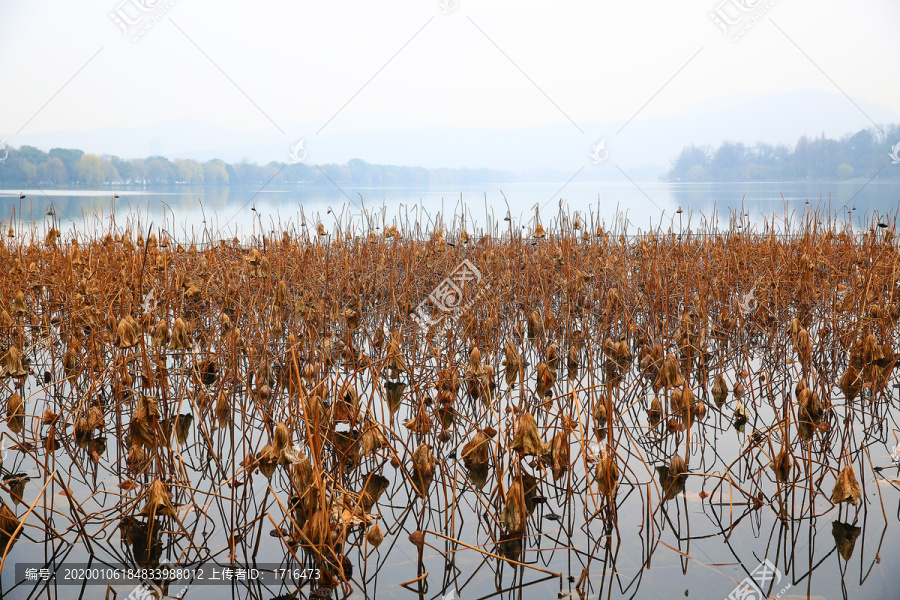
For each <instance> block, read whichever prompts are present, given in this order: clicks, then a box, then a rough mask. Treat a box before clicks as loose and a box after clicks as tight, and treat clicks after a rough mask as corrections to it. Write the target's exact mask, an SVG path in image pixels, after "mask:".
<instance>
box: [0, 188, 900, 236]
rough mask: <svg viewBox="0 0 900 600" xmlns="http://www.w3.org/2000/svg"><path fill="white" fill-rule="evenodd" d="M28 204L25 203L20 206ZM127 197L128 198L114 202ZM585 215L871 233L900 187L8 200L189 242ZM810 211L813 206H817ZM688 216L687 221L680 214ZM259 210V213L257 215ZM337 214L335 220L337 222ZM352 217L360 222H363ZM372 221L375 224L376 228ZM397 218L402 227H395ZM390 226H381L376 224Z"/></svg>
mask: <svg viewBox="0 0 900 600" xmlns="http://www.w3.org/2000/svg"><path fill="white" fill-rule="evenodd" d="M20 194H24V195H25V198H24V199H21V200H20V198H19V196H20ZM115 194H118V196H119V198H118V199H116V198H114V195H115ZM561 201H562V203H563V207H564V208H565V209H567V210H568V211H569V212H571V213H574V212H576V211H579V212H580V213H581V214H582V215H583V218H584V219H585V222H588V223H589V222H590V221H591V217H592V216H593V218H594V219H595V220H596V219H597V218H599V220H601V221H605V222H606V223H607V224H609V223H612V222H614V221H615V220H616V218H617V213H618V214H620V215H623V216H626V217H627V219H628V223H629V225H630V226H629V232H635V233H636V232H637V231H638V230H639V229H640V230H643V231H646V230H647V229H649V228H656V227H659V226H660V225H662V227H663V229H667V228H668V227H669V226H670V225H672V226H674V227H675V228H676V230H677V228H678V227H682V228H685V229H687V228H688V227H699V226H701V225H702V224H703V221H704V218H705V220H706V221H707V222H712V221H713V219H714V217H718V219H719V221H718V223H719V226H720V227H727V225H728V219H729V216H730V214H731V213H733V212H740V211H743V212H744V213H745V215H746V218H747V219H748V220H749V221H751V222H756V223H761V222H762V221H763V220H770V221H771V218H772V216H773V215H774V216H776V217H779V218H782V217H784V216H785V215H789V214H794V215H797V214H800V213H802V212H803V211H804V209H807V208H810V207H814V208H815V207H819V208H820V209H821V210H830V211H832V213H834V214H838V215H840V216H841V217H842V218H843V217H844V216H845V215H846V211H847V210H852V209H854V208H855V211H853V215H852V220H853V222H854V224H860V223H865V224H866V226H868V224H869V221H870V219H871V218H872V215H874V214H876V213H877V214H886V213H892V212H894V211H896V209H897V207H898V204H900V181H893V182H891V181H871V182H866V181H864V180H861V181H840V182H819V181H816V182H776V183H753V182H750V183H642V182H637V183H631V182H627V181H626V182H623V183H581V182H571V183H569V184H568V185H566V184H565V182H559V183H497V184H492V185H478V186H460V187H454V188H449V187H448V188H426V187H422V188H415V187H400V188H384V187H379V188H355V187H343V188H340V187H338V186H336V185H335V186H327V187H321V186H303V187H298V186H294V187H289V188H277V187H265V188H264V189H260V188H259V187H252V188H248V187H240V186H235V187H224V188H214V187H195V188H190V187H184V186H182V187H175V188H162V187H147V188H117V189H103V190H97V189H93V190H85V189H77V190H76V189H72V190H49V189H47V190H18V189H16V190H13V189H10V190H0V215H3V217H4V219H8V218H9V217H10V216H12V215H13V211H14V210H15V211H17V212H18V214H19V216H20V217H21V218H23V219H24V220H26V221H37V222H40V221H42V220H43V219H44V218H45V213H46V211H47V209H48V207H49V206H50V205H51V204H52V205H53V206H54V207H55V210H56V214H57V217H58V218H59V219H60V220H61V222H62V223H64V224H67V225H68V224H73V223H74V224H75V225H76V226H77V227H79V228H80V229H83V230H85V231H91V230H94V231H96V230H97V228H98V227H99V228H101V229H102V227H101V225H100V224H101V223H103V222H104V221H103V219H104V218H108V217H110V216H111V215H119V224H123V223H122V220H123V219H124V216H123V215H125V214H131V215H132V217H133V216H134V215H135V214H140V215H142V218H141V221H142V222H143V223H144V226H149V223H150V222H153V223H154V224H155V225H157V226H160V227H164V228H166V229H168V230H169V232H170V235H174V236H176V237H178V238H179V239H184V238H191V237H192V236H197V237H198V238H199V236H200V233H201V232H202V231H203V229H204V225H205V226H206V227H207V228H209V229H211V230H214V231H216V232H217V233H219V234H220V235H221V234H222V232H224V231H225V230H227V231H228V235H232V234H234V235H238V236H241V237H242V236H246V235H250V234H252V233H254V232H257V233H258V232H259V231H261V230H264V231H268V230H271V229H277V228H278V224H279V223H281V225H282V226H285V227H289V226H297V225H298V223H300V222H302V220H303V218H304V217H305V218H306V219H307V220H308V221H311V222H313V223H318V222H319V221H322V222H324V223H325V225H326V227H333V226H334V225H335V224H336V223H337V222H338V220H340V223H341V224H342V226H346V224H347V223H349V222H350V221H351V219H352V220H353V222H354V224H355V225H356V226H361V225H363V219H362V218H360V216H359V215H360V214H361V213H362V210H363V209H366V211H367V212H370V213H371V212H372V211H374V213H375V214H377V215H378V216H377V221H381V220H382V219H383V220H384V221H385V222H387V223H389V224H390V223H397V224H398V225H403V223H404V222H408V223H410V224H413V223H415V222H416V221H417V220H418V221H419V222H420V223H421V224H422V225H423V226H424V225H426V224H428V223H429V222H433V221H434V220H435V219H436V218H437V216H438V215H439V214H441V213H443V214H445V215H447V216H446V218H445V222H446V223H447V225H449V224H450V223H449V220H450V219H451V218H453V215H457V217H456V218H457V219H460V218H462V215H463V214H465V222H466V224H467V225H466V226H467V227H468V229H469V230H470V231H476V230H477V229H478V228H479V227H485V226H486V225H487V224H489V223H490V224H492V225H493V226H494V227H495V228H496V230H497V231H506V230H507V228H508V227H510V225H511V223H510V222H504V221H503V219H504V217H506V216H507V202H508V206H509V213H510V215H509V216H511V217H512V223H516V224H520V223H521V224H522V225H528V224H529V223H530V222H531V219H532V218H533V214H534V209H535V206H538V207H540V214H541V217H542V221H543V222H545V223H546V219H547V218H551V219H552V218H553V216H554V215H556V214H557V213H558V211H559V208H560V202H561ZM807 202H808V203H809V204H807ZM679 208H680V209H682V210H683V211H684V212H683V213H682V214H681V215H677V214H676V211H677V210H678V209H679ZM254 209H255V211H254ZM329 210H331V214H330V215H329ZM352 215H356V217H355V218H353V217H352ZM372 218H375V217H372V216H370V220H371V219H372ZM395 218H396V219H398V220H397V221H395ZM204 221H205V223H204ZM376 224H378V225H380V224H381V223H380V222H379V223H376Z"/></svg>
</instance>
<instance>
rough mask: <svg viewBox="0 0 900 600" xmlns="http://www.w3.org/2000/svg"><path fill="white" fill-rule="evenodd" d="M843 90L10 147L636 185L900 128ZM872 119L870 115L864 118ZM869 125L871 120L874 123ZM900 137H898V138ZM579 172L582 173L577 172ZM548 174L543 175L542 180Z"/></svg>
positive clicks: (38, 138)
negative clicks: (628, 112)
mask: <svg viewBox="0 0 900 600" xmlns="http://www.w3.org/2000/svg"><path fill="white" fill-rule="evenodd" d="M854 102H855V103H856V104H857V105H858V106H859V108H857V107H856V106H854V105H853V103H852V102H851V101H850V100H848V99H847V98H846V97H845V96H843V95H842V94H840V93H826V92H821V91H816V90H804V91H798V92H790V93H784V94H777V95H767V96H759V97H752V98H751V97H746V96H740V97H723V98H720V99H717V100H715V101H710V102H705V103H701V104H698V105H697V106H695V107H693V108H691V109H689V110H685V111H683V112H680V113H676V114H673V115H669V116H665V117H656V118H648V119H642V118H641V115H640V114H638V115H637V117H636V118H635V119H634V120H633V121H631V122H630V123H628V124H626V123H625V122H622V121H620V122H609V123H579V124H578V127H580V128H581V130H583V132H584V133H582V132H581V131H579V130H578V128H576V127H575V126H574V125H573V124H572V123H569V122H563V123H559V124H555V125H549V126H543V127H532V128H524V129H515V130H502V129H487V128H472V129H454V128H434V127H419V126H418V125H417V124H416V123H414V122H411V121H409V120H406V119H404V118H402V117H393V118H385V119H382V118H378V119H370V120H360V119H359V118H358V117H356V118H354V117H350V116H347V117H344V116H343V115H338V116H337V117H336V118H335V120H334V122H332V123H330V124H329V125H328V126H327V127H326V128H325V129H324V130H323V131H322V133H321V134H319V135H316V133H315V132H316V131H317V130H318V129H320V128H321V127H322V125H323V124H322V123H307V124H280V125H281V128H282V129H284V131H285V132H286V133H284V134H283V133H281V132H279V131H278V130H277V129H276V128H274V127H270V128H268V129H263V130H257V131H238V130H233V129H229V128H227V127H222V126H219V125H214V124H211V123H207V122H203V121H198V120H193V119H181V120H175V121H167V122H163V123H159V124H156V125H151V126H143V127H135V128H117V127H109V128H104V129H97V130H92V131H85V132H74V131H63V132H44V133H33V134H25V135H21V136H16V137H10V138H9V140H8V143H9V144H11V145H13V146H21V145H25V144H28V145H33V146H37V147H39V148H42V149H44V150H49V149H50V148H53V147H63V148H80V149H82V150H84V151H85V152H88V153H94V154H109V155H117V156H120V157H123V158H142V157H147V156H153V155H162V156H166V157H169V158H176V157H179V158H191V159H194V160H198V161H207V160H210V159H213V158H220V159H222V160H224V161H226V162H229V163H236V162H241V161H243V160H246V161H250V162H256V163H261V164H265V163H268V162H270V161H279V162H287V161H288V160H289V152H290V149H291V146H292V145H294V144H295V143H296V142H297V141H298V140H299V139H300V138H304V149H305V150H306V151H307V152H308V159H307V162H308V163H311V164H323V163H337V164H344V163H347V162H348V161H349V160H351V159H354V158H359V159H363V160H365V161H367V162H369V163H376V164H393V165H412V166H417V167H426V168H431V169H435V168H458V167H468V168H487V169H496V170H509V171H518V172H522V171H529V170H537V169H543V170H544V174H545V175H547V170H549V171H553V172H556V174H557V175H554V176H557V177H560V178H562V179H563V180H566V179H568V178H569V177H572V176H573V174H575V173H576V172H578V173H579V174H578V179H579V180H594V179H596V180H604V179H621V177H622V176H621V173H619V171H618V169H617V168H616V167H620V168H621V169H623V170H624V171H626V172H627V173H628V174H629V177H631V178H633V179H635V180H643V181H648V180H656V178H657V177H658V176H659V175H662V174H663V173H665V172H666V171H668V169H669V168H670V167H671V163H672V160H673V159H674V158H675V157H677V156H678V154H679V153H680V152H681V150H682V149H683V148H684V147H685V146H687V145H690V144H696V145H709V146H718V145H719V144H721V143H722V142H723V141H734V142H744V143H748V144H754V143H756V142H757V141H765V142H767V143H769V144H773V145H775V144H781V143H783V144H787V145H789V146H793V144H795V143H796V142H797V139H798V138H800V137H801V136H802V135H804V134H806V135H810V136H819V135H821V134H823V133H824V134H825V135H826V136H828V137H832V138H839V137H841V136H842V135H845V134H847V133H851V132H856V131H859V130H860V129H863V128H867V127H873V122H874V123H876V124H886V123H896V122H900V114H898V113H897V112H895V111H894V110H891V109H888V108H885V107H882V106H878V105H875V104H872V103H870V102H866V101H864V100H860V99H854ZM864 113H865V114H864ZM870 119H871V120H870ZM602 139H605V140H606V148H607V150H608V152H609V158H608V159H607V160H606V161H604V162H602V163H601V164H594V162H593V161H592V159H591V156H590V153H591V149H592V147H593V146H594V144H596V143H597V142H599V141H600V140H602ZM898 141H900V140H898ZM579 169H580V171H579ZM542 178H543V177H542Z"/></svg>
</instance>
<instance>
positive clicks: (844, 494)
mask: <svg viewBox="0 0 900 600" xmlns="http://www.w3.org/2000/svg"><path fill="white" fill-rule="evenodd" d="M861 497H862V491H861V490H860V487H859V482H858V481H857V480H856V473H854V472H853V466H852V465H847V466H846V467H844V468H843V469H842V470H841V472H840V473H839V474H838V477H837V481H835V482H834V489H833V490H832V492H831V501H832V502H833V503H834V504H838V503H840V502H849V503H850V504H854V505H855V504H856V503H857V502H859V499H860V498H861Z"/></svg>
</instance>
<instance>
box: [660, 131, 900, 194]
mask: <svg viewBox="0 0 900 600" xmlns="http://www.w3.org/2000/svg"><path fill="white" fill-rule="evenodd" d="M898 141H900V125H893V126H890V127H886V128H885V129H884V131H883V132H882V131H880V130H872V129H864V130H862V131H859V132H857V133H854V134H850V135H846V136H844V137H843V138H841V139H839V140H832V139H828V138H826V137H825V135H824V134H822V136H821V137H818V138H813V139H811V138H809V137H807V136H803V137H801V138H800V139H799V140H798V141H797V144H796V145H795V146H794V148H793V150H792V149H790V148H788V147H787V146H784V145H778V146H771V145H769V144H765V143H763V142H759V143H757V144H756V145H754V146H747V145H745V144H742V143H734V142H724V143H723V144H722V145H721V146H719V147H718V148H716V149H712V148H709V147H704V146H695V145H691V146H686V147H685V148H684V149H683V150H682V151H681V153H680V154H679V155H678V156H677V157H676V158H675V159H674V160H673V161H672V168H671V169H669V172H668V173H667V175H666V179H667V180H668V181H793V180H798V179H834V178H838V179H849V178H851V177H865V178H868V177H872V176H874V175H875V174H876V173H879V171H880V173H879V177H900V169H898V170H890V171H889V170H883V169H884V166H885V165H886V164H888V163H889V162H890V159H889V158H888V152H889V150H890V146H891V145H893V144H895V143H897V142H898Z"/></svg>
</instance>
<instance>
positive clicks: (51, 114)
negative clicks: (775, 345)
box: [0, 0, 900, 146]
mask: <svg viewBox="0 0 900 600" xmlns="http://www.w3.org/2000/svg"><path fill="white" fill-rule="evenodd" d="M142 3H143V4H144V5H150V6H155V8H153V9H152V10H149V11H147V12H142V11H141V10H139V5H141V4H142ZM741 4H743V5H749V6H751V7H753V8H752V10H749V11H748V12H746V13H742V12H741V11H740V10H739V5H741ZM166 6H168V7H169V8H168V9H167V10H166V9H165V7H166ZM765 6H769V8H768V9H767V10H766V9H765ZM0 7H2V8H0V137H6V138H8V143H9V144H11V145H14V146H15V145H17V144H16V135H17V134H34V133H39V132H46V131H84V130H91V129H96V128H101V127H110V126H122V127H134V126H148V125H154V124H156V123H160V122H163V121H166V120H171V119H180V118H193V119H200V120H204V121H208V122H210V123H214V124H216V125H220V126H228V127H232V128H235V129H240V130H245V131H251V130H265V129H268V130H270V131H272V132H277V133H279V134H281V131H283V132H284V136H285V139H286V140H291V139H295V138H296V137H297V136H298V135H301V134H302V135H310V134H311V133H310V131H307V130H315V131H314V132H313V133H315V132H319V131H321V133H319V135H327V134H328V133H341V132H347V131H354V130H363V129H366V128H367V127H372V128H376V127H385V126H393V127H396V128H398V129H400V128H410V127H412V128H415V127H491V128H501V129H512V128H523V127H533V126H539V125H549V124H555V123H569V122H574V125H573V127H574V126H577V125H579V124H582V123H586V122H613V121H622V120H627V119H630V118H632V117H635V118H636V119H637V120H643V119H649V118H654V117H660V116H664V115H668V114H673V113H676V112H678V111H683V110H685V109H688V108H690V107H693V106H697V105H701V106H702V105H703V103H704V102H708V101H712V100H716V99H719V100H721V99H722V98H723V97H724V98H735V99H744V98H746V97H747V96H752V95H761V94H771V93H781V92H789V91H792V90H801V89H808V88H813V89H819V90H822V91H827V92H832V93H834V92H838V93H842V94H847V95H849V96H851V97H853V98H858V99H863V100H865V101H868V102H871V103H875V104H878V105H881V106H883V107H886V108H889V109H892V110H894V111H896V112H900V77H898V76H897V73H898V72H900V2H898V1H897V0H854V1H853V2H849V1H844V2H838V1H836V0H825V1H822V0H817V1H815V2H813V1H800V0H777V1H772V0H769V1H768V2H761V1H759V0H727V1H726V2H725V3H721V0H679V1H674V2H673V1H672V0H665V1H663V0H659V1H653V2H646V1H645V2H624V1H621V2H608V1H598V0H592V1H572V0H567V1H565V2H559V1H557V2H537V1H529V0H515V1H487V2H475V1H467V0H458V1H456V0H445V5H444V9H446V10H442V7H441V3H440V2H438V1H426V0H417V1H415V2H412V1H397V2H387V3H386V2H371V1H369V2H360V1H340V0H337V1H335V0H332V1H329V2H308V1H302V2H287V1H277V0H258V1H255V2H252V3H249V2H241V3H236V2H235V3H226V2H212V1H209V0H177V1H176V0H168V1H163V2H160V1H159V0H125V1H124V2H123V1H122V0H79V1H78V2H72V1H71V0H67V1H63V0H43V1H34V0H32V1H26V0H0ZM717 9H719V13H718V14H719V15H720V17H722V18H726V19H733V20H737V19H738V17H743V20H742V21H741V23H739V24H738V25H735V26H734V27H732V30H731V32H730V33H729V34H726V33H724V32H723V31H722V30H721V29H720V28H719V26H718V25H717V24H716V23H715V22H714V20H713V19H712V18H711V17H710V14H711V13H715V12H716V10H717ZM761 11H762V12H761ZM162 13H164V14H162ZM111 14H116V15H118V16H117V18H118V19H119V20H120V21H122V22H123V23H124V21H126V20H131V21H133V22H137V24H135V25H133V26H131V27H130V28H129V27H126V28H127V29H129V33H128V34H126V33H125V32H124V31H123V29H122V28H120V26H119V25H118V24H117V23H116V22H115V20H114V19H113V18H112V17H111V16H110V15H111ZM153 15H156V17H158V19H157V22H156V23H155V24H152V26H151V27H149V29H147V30H146V31H144V33H143V35H142V37H140V39H139V40H137V41H133V40H132V39H130V37H129V36H132V37H133V36H135V35H136V32H137V31H138V30H140V29H141V28H142V27H144V26H146V25H147V24H150V23H152V21H151V19H152V17H153ZM754 15H756V16H757V21H756V22H755V24H754V23H753V22H752V18H753V17H754ZM747 24H752V27H750V28H749V30H747V31H745V33H744V35H743V37H741V38H740V39H739V40H737V41H734V40H733V39H732V38H733V37H734V36H736V35H737V32H738V31H739V30H740V29H741V28H742V27H744V26H746V25H747ZM67 82H68V83H67ZM810 110H815V107H810ZM847 110H848V111H856V110H857V109H856V108H855V107H854V106H853V104H852V103H851V102H850V100H848V101H847Z"/></svg>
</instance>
